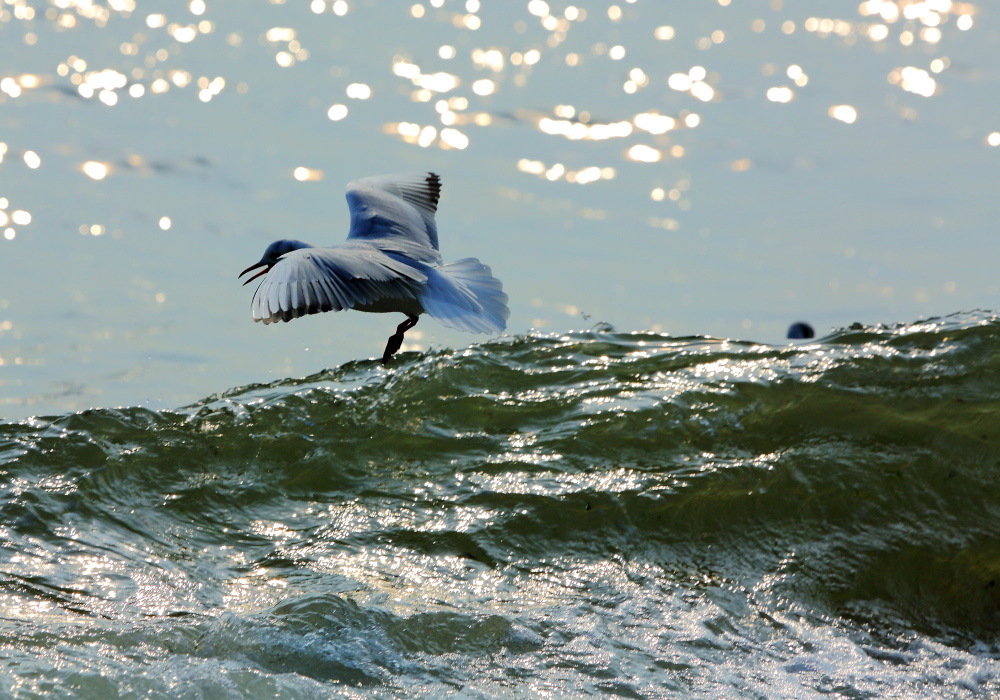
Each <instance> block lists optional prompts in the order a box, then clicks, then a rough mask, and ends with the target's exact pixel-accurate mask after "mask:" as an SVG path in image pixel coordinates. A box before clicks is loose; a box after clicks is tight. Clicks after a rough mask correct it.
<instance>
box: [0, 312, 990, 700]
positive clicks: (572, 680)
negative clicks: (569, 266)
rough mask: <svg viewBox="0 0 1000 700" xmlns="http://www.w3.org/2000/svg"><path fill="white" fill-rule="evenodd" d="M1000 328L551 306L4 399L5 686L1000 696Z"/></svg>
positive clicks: (982, 318) (122, 693) (246, 691)
mask: <svg viewBox="0 0 1000 700" xmlns="http://www.w3.org/2000/svg"><path fill="white" fill-rule="evenodd" d="M998 347H1000V318H998V317H997V316H995V315H992V314H986V313H973V314H964V315H960V316H952V317H948V318H942V319H932V320H927V321H922V322H920V323H915V324H911V325H905V326H897V327H889V328H887V327H857V328H852V329H845V330H843V331H840V332H837V333H833V334H831V335H828V336H826V337H824V338H822V339H819V340H817V341H816V342H810V343H808V344H802V345H797V346H783V347H776V346H772V345H760V344H751V343H743V342H735V341H729V340H720V339H715V338H710V337H687V338H677V337H671V336H666V335H661V334H655V333H620V332H616V331H614V330H610V329H604V330H594V331H590V332H579V333H573V334H565V335H557V334H540V333H539V334H533V335H524V336H514V337H509V338H504V339H500V340H496V341H493V342H489V343H485V344H481V345H476V346H473V347H471V348H469V349H466V350H460V351H452V350H438V351H432V352H422V353H418V352H408V353H404V354H403V355H401V356H400V358H399V364H398V366H397V367H396V368H394V369H391V370H386V369H383V368H382V367H381V366H380V365H378V364H377V362H376V361H375V360H365V361H359V362H354V363H349V364H347V365H344V366H342V367H340V368H338V369H335V370H330V371H324V372H321V373H319V374H316V375H314V376H310V377H306V378H303V379H285V380H280V381H276V382H271V383H267V384H257V385H251V386H246V387H240V388H236V389H233V390H231V391H227V392H224V393H222V394H218V395H215V396H211V397H208V398H206V399H204V400H202V401H199V402H197V403H195V404H193V405H191V406H187V407H185V408H181V409H176V410H159V411H153V410H149V409H143V408H126V409H100V410H87V411H82V412H78V413H73V414H66V415H60V416H50V417H44V418H42V417H39V418H32V419H28V420H23V421H20V422H16V423H7V424H5V425H2V426H0V459H2V462H3V465H4V466H3V491H2V496H0V499H2V500H0V509H2V517H0V523H2V525H0V551H2V552H3V555H2V561H3V565H2V569H3V571H2V589H0V590H2V592H0V596H2V597H0V609H2V610H3V615H2V619H0V638H2V640H3V642H2V653H0V686H2V687H3V689H4V695H5V696H11V697H36V696H43V695H44V696H46V697H93V698H105V697H134V698H157V697H164V698H166V697H206V698H207V697H219V698H221V697H227V698H228V697H299V698H313V697H315V698H321V697H323V698H325V697H358V698H361V697H385V698H391V697H399V698H402V697H414V696H418V697H463V698H464V697H469V698H494V697H526V698H527V697H532V698H534V697H581V696H583V695H598V696H602V697H629V698H640V697H643V698H653V697H706V698H708V697H719V698H734V697H741V698H742V697H747V698H810V697H843V698H876V697H878V698H883V697H885V698H943V697H946V698H979V697H982V698H985V697H996V694H997V693H1000V658H998V656H997V655H998V651H1000V637H998V630H1000V586H998V585H997V583H998V579H1000V547H998V543H997V537H996V533H997V531H998V529H1000V507H998V500H997V493H998V489H1000V477H998V474H1000V471H998V462H1000V449H998V441H1000V433H998V428H997V426H1000V415H998V413H1000V409H998V405H1000V403H998V399H1000V352H998V350H997V348H998Z"/></svg>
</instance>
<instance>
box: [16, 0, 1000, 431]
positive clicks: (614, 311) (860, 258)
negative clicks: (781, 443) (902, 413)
mask: <svg viewBox="0 0 1000 700" xmlns="http://www.w3.org/2000/svg"><path fill="white" fill-rule="evenodd" d="M993 9H994V8H993V7H992V6H991V5H989V4H982V3H978V2H977V3H969V2H962V3H960V2H950V1H949V0H928V1H927V2H908V1H906V0H899V1H898V2H889V1H883V0H870V1H867V2H861V3H857V2H851V3H844V4H837V3H827V2H808V1H803V2H787V3H783V2H782V1H781V0H771V1H770V2H753V1H747V0H738V1H733V2H729V1H728V0H721V1H716V2H692V3H683V4H678V3H670V2H655V1H653V0H636V1H635V2H625V1H624V0H623V1H621V2H617V3H608V2H587V3H578V4H568V3H563V2H551V3H548V2H544V1H542V0H530V1H527V2H526V1H524V0H511V1H510V2H507V1H506V0H505V1H503V2H500V1H499V0H465V1H463V2H460V1H458V0H433V1H431V0H421V1H420V2H388V1H387V0H335V1H333V2H331V1H330V0H313V1H312V2H310V1H308V0H284V1H281V2H279V1H277V0H271V1H270V2H266V1H264V0H228V1H223V0H191V1H190V2H162V1H154V0H141V1H140V0H105V1H95V2H92V1H91V0H50V1H48V2H43V1H41V0H3V1H2V2H0V57H2V62H0V159H2V162H0V415H6V416H7V417H21V416H27V415H34V414H38V413H45V412H62V411H69V410H78V409H83V408H89V407H94V406H117V405H144V406H148V407H154V408H171V407H175V406H178V405H182V404H184V403H189V402H191V401H196V400H198V399H199V398H201V397H202V396H204V395H206V394H207V393H211V392H213V391H222V390H224V389H226V388H228V387H232V386H236V385H240V384H246V383H250V382H254V381H259V380H261V379H262V378H269V379H280V378H284V377H288V376H300V377H301V376H305V375H308V374H311V373H313V372H316V371H319V370H322V369H324V368H328V367H335V366H338V365H340V364H342V363H344V362H347V361H349V360H353V359H359V358H368V357H374V356H377V355H378V354H379V353H380V352H381V350H382V347H383V345H384V342H385V339H386V337H387V336H388V335H389V333H391V332H392V330H393V328H394V327H395V324H396V323H398V322H399V319H397V318H392V317H385V316H370V315H365V314H357V313H354V314H351V313H348V314H339V315H321V316H316V317H310V318H306V319H300V320H297V321H295V322H294V323H291V324H288V325H285V324H280V327H263V326H261V325H255V324H253V323H252V322H251V321H250V314H249V297H250V294H251V290H250V289H248V288H242V287H240V285H239V283H238V282H237V281H236V274H237V272H239V271H240V270H242V269H244V268H245V267H246V266H247V265H249V264H250V263H252V262H255V261H256V260H257V259H258V258H259V257H260V255H261V253H262V252H263V249H264V247H265V246H266V245H267V244H268V243H269V242H271V241H272V240H275V239H277V238H281V237H293V238H300V239H303V240H306V241H309V242H312V243H316V244H326V243H332V242H335V241H339V240H342V239H343V238H344V236H345V234H346V228H347V221H348V217H347V210H346V205H345V202H344V199H343V189H344V185H345V184H346V183H347V182H349V181H350V180H352V179H355V178H357V177H361V176H365V175H372V174H379V173H388V172H400V171H404V172H408V171H424V170H434V171H436V172H439V173H440V174H441V176H442V178H443V182H444V192H443V199H442V202H441V207H440V212H439V223H440V230H441V241H442V252H443V253H444V256H445V258H447V259H457V258H460V257H466V256H476V257H479V258H481V259H482V260H484V261H485V262H486V263H487V264H489V265H490V266H491V267H492V268H493V271H494V272H495V273H496V275H497V276H498V277H500V278H501V279H502V280H503V281H504V282H505V284H506V288H507V290H508V292H509V294H510V297H511V311H512V315H511V320H510V329H509V330H510V332H512V333H514V334H523V333H525V332H527V331H529V330H531V329H535V330H539V331H543V332H557V333H560V332H566V331H572V330H581V329H588V328H592V327H593V326H594V325H595V324H597V323H600V322H604V323H609V324H611V325H613V326H614V327H615V328H617V329H620V330H626V331H632V330H636V331H640V330H650V331H654V332H666V333H671V334H674V335H691V334H706V335H711V336H714V337H730V338H740V339H749V340H756V341H763V342H780V341H781V340H782V339H783V338H784V331H785V329H786V328H787V326H788V324H790V323H792V322H794V321H799V320H805V321H808V322H810V323H812V324H813V325H814V326H816V328H817V329H818V330H819V332H820V333H821V334H822V333H826V332H829V331H830V330H833V329H836V328H843V327H846V326H848V325H850V324H851V323H853V322H856V321H860V322H863V323H894V322H910V321H912V320H914V319H918V318H921V317H929V316H939V315H943V314H948V313H952V312H955V311H959V310H969V309H976V308H995V307H996V306H998V305H1000V282H998V280H997V275H996V269H995V268H996V266H995V261H996V260H997V259H998V257H1000V242H998V240H1000V239H998V237H997V236H996V235H995V228H996V219H997V206H996V201H997V197H996V190H997V178H996V173H997V171H998V160H1000V148H998V147H997V146H998V145H1000V64H998V62H997V60H996V58H997V56H998V55H1000V25H998V23H997V17H996V14H995V13H994V12H993ZM831 13H832V14H831ZM408 339H409V341H410V345H409V346H408V347H409V348H411V349H427V348H449V347H464V346H466V345H468V344H469V343H470V342H473V341H474V340H475V338H474V337H473V336H469V335H465V334H461V333H452V332H450V331H446V330H444V329H442V328H440V327H439V326H437V325H436V324H434V323H433V322H432V321H425V322H423V323H421V324H420V326H419V327H417V328H416V329H414V331H413V332H411V333H410V334H409V335H408Z"/></svg>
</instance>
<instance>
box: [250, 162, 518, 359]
mask: <svg viewBox="0 0 1000 700" xmlns="http://www.w3.org/2000/svg"><path fill="white" fill-rule="evenodd" d="M440 193H441V180H440V178H439V177H438V176H437V175H435V174H434V173H425V174H421V175H381V176H376V177H368V178H363V179H361V180H357V181H355V182H352V183H350V184H349V185H348V186H347V203H348V206H349V207H350V210H351V226H350V230H349V232H348V234H347V240H346V241H344V242H343V243H339V244H336V245H333V246H330V247H322V248H321V247H317V246H313V245H310V244H308V243H303V242H302V241H294V240H280V241H275V242H274V243H272V244H271V245H269V246H268V247H267V250H265V251H264V256H263V257H262V258H261V259H260V261H259V262H257V263H255V264H254V265H251V266H250V267H248V268H247V269H246V270H244V271H243V272H242V273H240V276H241V277H242V276H243V275H244V274H246V273H247V272H250V271H251V270H254V269H256V268H258V267H263V268H264V269H263V270H262V271H261V272H258V273H257V274H256V275H253V276H252V277H250V278H249V279H247V281H246V282H245V283H244V284H246V283H248V282H250V281H251V280H253V279H255V278H256V277H258V276H260V275H263V274H266V275H267V276H266V277H265V278H264V280H263V281H262V282H261V284H260V286H259V287H258V288H257V291H256V292H255V293H254V296H253V301H252V302H251V313H252V316H253V320H254V321H261V322H263V323H274V322H276V321H290V320H292V319H293V318H298V317H299V316H305V315H307V314H315V313H320V312H323V311H342V310H344V309H355V310H357V311H367V312H370V313H403V314H406V316H407V320H406V321H404V322H403V323H401V324H400V325H399V327H398V328H397V330H396V334H395V335H393V336H392V337H391V338H390V339H389V343H388V345H387V346H386V349H385V353H384V354H383V357H382V362H383V364H384V363H386V362H388V360H389V358H390V357H392V355H393V354H394V353H395V352H396V351H397V350H398V349H399V347H400V345H401V344H402V340H403V334H404V333H405V332H406V330H408V329H409V328H412V327H413V325H415V324H416V322H417V319H418V318H419V316H420V315H421V314H424V313H426V314H427V315H429V316H431V317H433V318H435V319H436V320H438V321H439V322H441V323H443V324H444V325H446V326H449V327H451V328H457V329H459V330H464V331H472V332H478V333H499V332H501V331H503V330H504V328H506V325H507V317H508V316H509V315H510V312H509V311H508V309H507V295H506V294H504V293H503V288H502V285H501V284H500V281H499V280H498V279H496V278H495V277H493V275H492V273H491V272H490V268H489V267H487V266H486V265H483V264H482V263H480V262H479V261H478V260H476V259H475V258H465V259H463V260H457V261H455V262H452V263H444V262H443V261H442V259H441V254H440V253H439V252H438V237H437V225H436V223H435V221H434V214H435V212H436V211H437V203H438V199H439V198H440Z"/></svg>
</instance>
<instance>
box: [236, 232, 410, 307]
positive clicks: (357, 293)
mask: <svg viewBox="0 0 1000 700" xmlns="http://www.w3.org/2000/svg"><path fill="white" fill-rule="evenodd" d="M426 280H427V276H426V275H425V274H424V273H423V272H421V271H420V270H417V269H416V268H414V267H412V266H410V265H407V264H406V263H404V262H400V261H399V260H397V259H395V258H393V257H390V256H389V255H386V254H385V253H383V252H382V251H380V250H378V249H377V248H375V247H374V246H371V245H367V244H364V243H361V242H357V243H351V242H350V241H348V242H347V243H343V244H340V245H338V246H334V247H332V248H302V249H300V250H294V251H292V252H290V253H286V254H285V255H283V256H282V257H281V259H280V260H279V261H278V262H277V263H276V264H275V265H274V266H273V267H272V268H271V269H270V271H269V272H268V273H267V276H266V277H265V278H264V281H263V282H261V284H260V286H259V287H258V288H257V291H256V292H255V293H254V296H253V302H251V305H250V309H251V312H252V314H253V320H254V321H263V322H264V323H274V322H276V321H290V320H292V319H293V318H298V317H299V316H305V315H307V314H316V313H320V312H322V311H341V310H343V309H350V308H353V307H355V306H363V305H365V304H370V303H372V302H375V301H378V300H380V299H387V298H388V299H401V300H406V299H413V298H414V297H415V296H416V294H417V290H418V287H419V285H420V284H422V283H423V282H425V281H426Z"/></svg>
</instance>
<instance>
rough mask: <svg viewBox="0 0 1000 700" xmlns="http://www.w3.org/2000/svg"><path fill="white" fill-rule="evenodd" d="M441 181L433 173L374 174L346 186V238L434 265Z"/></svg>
mask: <svg viewBox="0 0 1000 700" xmlns="http://www.w3.org/2000/svg"><path fill="white" fill-rule="evenodd" d="M440 198H441V178H440V177H438V176H437V175H435V174H434V173H422V174H419V175H377V176H375V177H365V178H362V179H360V180H355V181H354V182H352V183H350V184H348V185H347V206H348V207H350V210H351V229H350V231H349V232H348V234H347V239H348V240H351V239H361V240H366V241H369V242H370V243H372V244H374V245H376V246H378V247H379V248H381V249H383V250H390V251H394V252H398V253H402V254H403V255H406V256H407V257H410V258H412V259H414V260H422V261H425V262H436V261H438V260H440V258H441V256H440V254H439V253H438V237H437V224H435V223H434V213H435V212H436V211H437V204H438V200H439V199H440Z"/></svg>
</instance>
